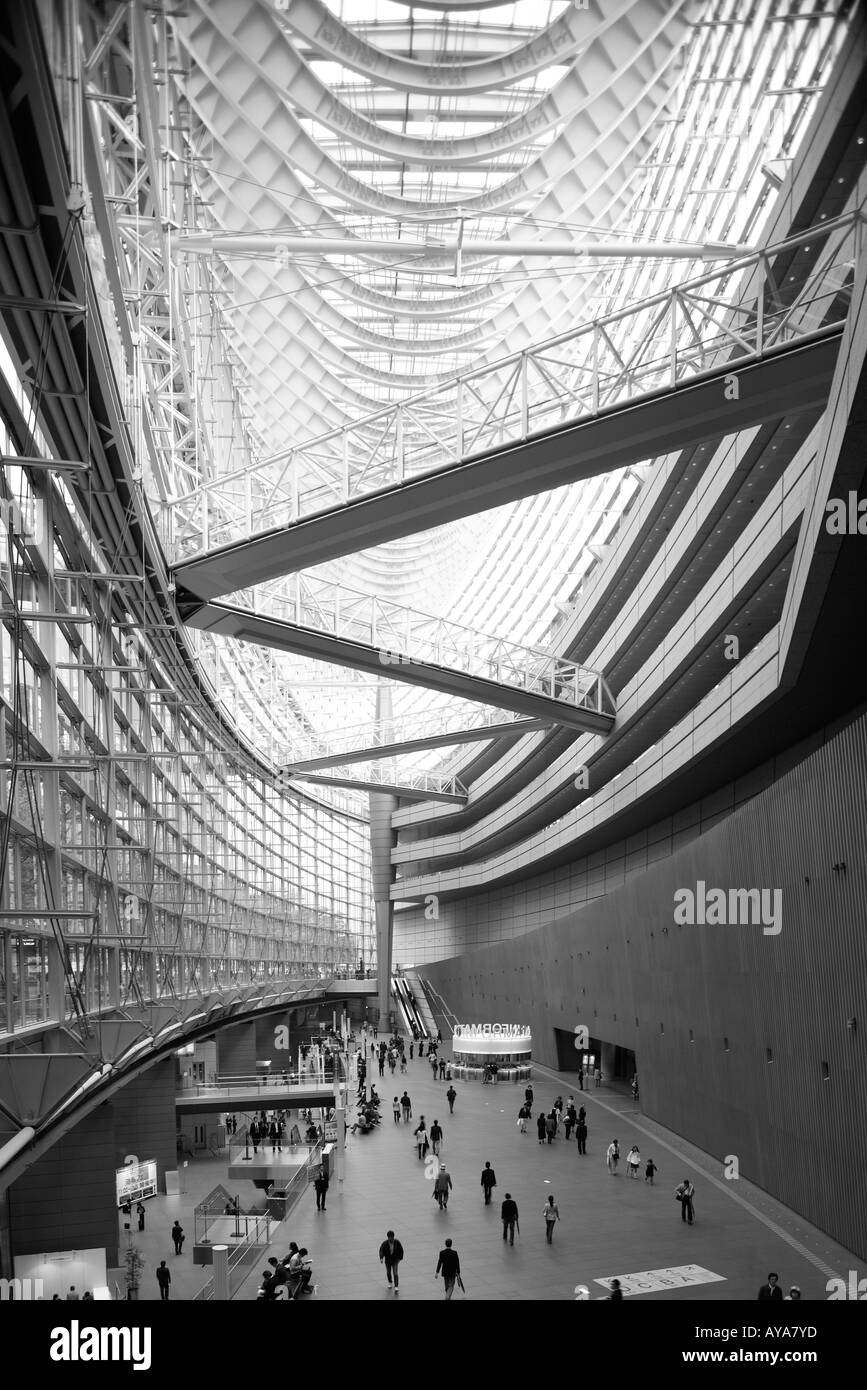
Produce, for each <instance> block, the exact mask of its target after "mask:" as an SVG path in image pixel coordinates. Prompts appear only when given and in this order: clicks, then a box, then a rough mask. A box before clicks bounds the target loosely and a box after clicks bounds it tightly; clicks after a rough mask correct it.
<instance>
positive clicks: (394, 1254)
mask: <svg viewBox="0 0 867 1390" xmlns="http://www.w3.org/2000/svg"><path fill="white" fill-rule="evenodd" d="M402 1259H403V1246H402V1245H401V1243H400V1241H399V1240H397V1239H396V1237H395V1234H394V1231H386V1233H385V1240H384V1241H383V1242H382V1245H380V1247H379V1262H380V1264H384V1265H385V1275H386V1278H387V1279H388V1286H389V1288H393V1289H394V1291H395V1293H397V1285H398V1282H399V1281H398V1269H397V1267H398V1265H399V1264H400V1262H401V1260H402Z"/></svg>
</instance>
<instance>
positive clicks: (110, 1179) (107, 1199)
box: [9, 1102, 120, 1265]
mask: <svg viewBox="0 0 867 1390" xmlns="http://www.w3.org/2000/svg"><path fill="white" fill-rule="evenodd" d="M114 1155H115V1140H114V1112H113V1109H112V1106H111V1104H110V1103H109V1102H107V1103H106V1104H105V1105H100V1106H97V1108H96V1110H94V1111H93V1112H92V1113H91V1114H90V1115H88V1116H87V1118H86V1119H84V1120H82V1121H81V1123H80V1124H77V1125H76V1126H75V1128H74V1129H72V1130H70V1131H69V1133H68V1134H66V1135H64V1137H63V1138H62V1139H59V1140H58V1142H57V1143H56V1144H55V1145H54V1147H53V1148H51V1149H49V1150H48V1153H46V1154H45V1155H44V1156H43V1157H42V1158H40V1159H38V1160H37V1162H36V1163H34V1164H33V1165H32V1167H30V1168H28V1169H27V1171H26V1173H24V1175H23V1176H22V1177H20V1178H19V1179H18V1181H17V1182H15V1183H13V1184H12V1187H11V1188H10V1189H9V1219H10V1226H11V1246H12V1253H13V1254H15V1255H36V1254H42V1253H47V1252H50V1251H54V1250H90V1249H93V1248H101V1247H104V1248H105V1251H106V1259H107V1263H108V1264H110V1265H115V1264H117V1208H116V1206H115V1183H114V1170H115V1167H116V1166H117V1167H119V1166H120V1165H119V1164H117V1165H116V1164H115V1161H114Z"/></svg>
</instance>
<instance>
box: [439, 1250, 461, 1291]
mask: <svg viewBox="0 0 867 1390" xmlns="http://www.w3.org/2000/svg"><path fill="white" fill-rule="evenodd" d="M440 1273H442V1276H443V1283H444V1284H445V1289H446V1299H447V1300H448V1299H450V1298H451V1296H452V1294H453V1293H454V1291H455V1281H456V1280H458V1279H460V1277H461V1261H460V1257H459V1255H458V1252H457V1250H453V1249H452V1243H451V1241H450V1240H447V1241H446V1243H445V1249H443V1250H441V1251H440V1257H439V1259H438V1260H437V1267H436V1270H435V1271H434V1279H436V1278H437V1276H438V1275H439V1274H440Z"/></svg>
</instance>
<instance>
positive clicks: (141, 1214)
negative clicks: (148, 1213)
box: [136, 1202, 145, 1231]
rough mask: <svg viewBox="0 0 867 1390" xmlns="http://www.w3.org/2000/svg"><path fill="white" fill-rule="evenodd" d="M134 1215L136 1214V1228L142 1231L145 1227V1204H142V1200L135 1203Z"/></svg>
mask: <svg viewBox="0 0 867 1390" xmlns="http://www.w3.org/2000/svg"><path fill="white" fill-rule="evenodd" d="M136 1215H137V1216H138V1228H139V1230H140V1231H143V1230H144V1228H145V1206H144V1202H138V1203H137V1204H136Z"/></svg>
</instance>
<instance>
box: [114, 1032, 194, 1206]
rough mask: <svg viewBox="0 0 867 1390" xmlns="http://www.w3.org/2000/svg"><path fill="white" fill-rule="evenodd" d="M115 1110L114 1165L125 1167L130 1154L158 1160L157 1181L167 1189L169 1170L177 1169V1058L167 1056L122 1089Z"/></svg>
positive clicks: (115, 1098) (115, 1101) (161, 1189)
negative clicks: (167, 1172) (167, 1171)
mask: <svg viewBox="0 0 867 1390" xmlns="http://www.w3.org/2000/svg"><path fill="white" fill-rule="evenodd" d="M111 1109H112V1110H113V1112H114V1151H113V1163H112V1167H113V1168H121V1167H122V1166H123V1161H124V1159H125V1158H126V1156H127V1154H136V1155H137V1157H138V1158H139V1159H141V1160H142V1161H143V1160H144V1159H147V1158H155V1159H156V1161H157V1184H158V1187H159V1190H160V1192H165V1190H166V1169H169V1170H173V1169H175V1168H177V1166H178V1165H177V1142H176V1136H177V1122H176V1118H175V1059H174V1057H167V1058H165V1060H164V1061H162V1062H158V1063H157V1064H156V1066H154V1067H150V1068H149V1070H148V1071H145V1072H142V1073H141V1075H140V1076H136V1077H134V1078H133V1080H132V1081H130V1082H128V1083H127V1085H126V1086H124V1087H123V1088H122V1089H121V1090H120V1091H118V1092H117V1093H116V1094H115V1096H114V1097H113V1098H112V1101H111Z"/></svg>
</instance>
